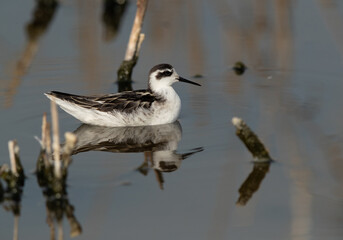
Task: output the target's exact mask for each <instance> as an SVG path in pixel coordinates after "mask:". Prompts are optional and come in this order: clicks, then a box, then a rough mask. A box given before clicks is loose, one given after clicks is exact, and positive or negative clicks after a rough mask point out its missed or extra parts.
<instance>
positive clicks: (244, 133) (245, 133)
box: [232, 117, 272, 162]
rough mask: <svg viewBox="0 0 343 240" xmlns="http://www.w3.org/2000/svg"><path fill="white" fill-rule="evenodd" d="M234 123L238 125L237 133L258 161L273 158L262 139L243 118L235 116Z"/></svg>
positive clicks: (268, 160) (266, 160)
mask: <svg viewBox="0 0 343 240" xmlns="http://www.w3.org/2000/svg"><path fill="white" fill-rule="evenodd" d="M232 124H233V125H234V126H235V127H236V135H237V136H238V137H239V138H240V139H241V140H242V142H243V143H244V145H245V146H246V147H247V148H248V150H249V151H250V152H251V154H252V155H253V157H254V158H255V161H256V162H270V161H271V160H272V159H271V157H270V156H269V152H268V151H267V149H266V148H265V146H264V145H263V143H262V142H261V140H260V139H259V138H258V137H257V135H256V134H255V133H254V132H253V131H252V130H251V129H250V128H249V127H248V125H247V124H246V123H245V122H244V121H243V120H242V119H240V118H238V117H234V118H232Z"/></svg>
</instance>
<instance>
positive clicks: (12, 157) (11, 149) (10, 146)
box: [8, 140, 18, 176]
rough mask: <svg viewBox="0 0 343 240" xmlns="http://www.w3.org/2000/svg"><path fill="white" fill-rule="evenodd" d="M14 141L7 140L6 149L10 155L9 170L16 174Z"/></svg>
mask: <svg viewBox="0 0 343 240" xmlns="http://www.w3.org/2000/svg"><path fill="white" fill-rule="evenodd" d="M16 144H17V143H16V141H14V140H13V141H8V151H9V155H10V160H11V171H12V173H13V174H14V175H15V176H18V171H17V164H16V161H15V150H14V148H15V147H16Z"/></svg>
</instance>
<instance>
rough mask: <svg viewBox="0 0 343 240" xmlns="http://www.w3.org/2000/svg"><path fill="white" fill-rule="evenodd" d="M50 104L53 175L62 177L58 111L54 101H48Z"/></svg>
mask: <svg viewBox="0 0 343 240" xmlns="http://www.w3.org/2000/svg"><path fill="white" fill-rule="evenodd" d="M50 103H51V105H50V107H51V118H52V133H53V143H52V148H53V150H54V161H55V164H54V170H55V176H56V177H57V178H61V177H62V171H61V170H62V168H61V158H60V136H59V127H58V112H57V106H56V103H55V102H54V101H50Z"/></svg>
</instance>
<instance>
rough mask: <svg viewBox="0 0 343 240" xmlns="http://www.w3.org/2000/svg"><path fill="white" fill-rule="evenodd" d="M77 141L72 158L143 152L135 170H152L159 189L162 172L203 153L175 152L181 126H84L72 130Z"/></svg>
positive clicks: (174, 124) (173, 169) (169, 170)
mask: <svg viewBox="0 0 343 240" xmlns="http://www.w3.org/2000/svg"><path fill="white" fill-rule="evenodd" d="M74 134H75V135H76V136H77V139H78V142H77V144H76V146H75V148H74V151H73V153H72V154H73V155H75V154H78V153H80V152H88V151H106V152H121V153H125V152H126V153H132V152H144V162H143V163H142V164H141V165H140V166H139V167H138V168H137V170H138V171H139V172H140V173H142V174H143V175H145V176H146V175H148V172H149V170H150V169H153V170H154V172H155V175H156V178H157V181H158V183H159V186H160V188H161V189H163V183H164V179H163V175H162V173H163V172H173V171H176V170H177V169H179V168H180V165H181V162H182V160H185V159H186V158H188V157H189V156H191V155H193V154H195V153H197V152H201V151H203V148H202V147H199V148H195V149H192V150H191V151H189V152H187V153H183V154H180V153H177V152H176V150H177V146H178V143H179V141H180V140H181V137H182V129H181V125H180V123H179V122H178V121H177V122H174V123H170V124H163V125H156V126H139V127H116V128H108V127H100V126H92V125H87V124H83V125H81V126H80V127H79V128H78V129H76V130H75V131H74Z"/></svg>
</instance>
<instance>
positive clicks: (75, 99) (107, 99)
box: [49, 90, 163, 113]
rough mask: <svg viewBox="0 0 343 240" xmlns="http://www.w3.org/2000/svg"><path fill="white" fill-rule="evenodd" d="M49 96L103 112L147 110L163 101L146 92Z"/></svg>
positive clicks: (55, 94)
mask: <svg viewBox="0 0 343 240" xmlns="http://www.w3.org/2000/svg"><path fill="white" fill-rule="evenodd" d="M49 94H50V95H52V96H54V97H57V98H59V99H62V100H65V101H68V102H71V103H74V104H76V105H78V106H80V107H83V108H89V109H95V110H99V111H103V112H111V111H113V110H116V111H121V112H126V113H131V112H133V111H135V110H137V109H138V108H145V109H149V108H150V107H151V104H152V103H153V102H154V101H163V99H162V98H161V97H160V96H158V95H155V94H153V93H151V92H150V91H148V90H136V91H127V92H121V93H115V94H108V95H102V96H79V95H73V94H68V93H62V92H56V91H53V92H50V93H49Z"/></svg>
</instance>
